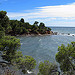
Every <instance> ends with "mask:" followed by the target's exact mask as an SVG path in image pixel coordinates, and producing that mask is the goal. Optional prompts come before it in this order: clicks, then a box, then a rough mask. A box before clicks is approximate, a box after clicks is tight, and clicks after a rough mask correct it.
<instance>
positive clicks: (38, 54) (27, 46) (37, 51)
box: [18, 27, 75, 64]
mask: <svg viewBox="0 0 75 75" xmlns="http://www.w3.org/2000/svg"><path fill="white" fill-rule="evenodd" d="M51 28H52V31H55V32H58V33H64V34H66V33H70V34H75V28H73V27H71V28H69V27H51ZM18 38H19V39H20V40H21V48H20V50H21V51H22V52H23V55H30V56H32V57H34V58H35V59H36V61H37V63H38V64H39V62H40V61H44V60H49V61H50V62H56V61H55V54H56V53H57V52H58V46H61V44H65V45H66V46H67V44H68V43H70V42H71V41H75V36H72V35H44V36H26V37H25V36H24V37H18Z"/></svg>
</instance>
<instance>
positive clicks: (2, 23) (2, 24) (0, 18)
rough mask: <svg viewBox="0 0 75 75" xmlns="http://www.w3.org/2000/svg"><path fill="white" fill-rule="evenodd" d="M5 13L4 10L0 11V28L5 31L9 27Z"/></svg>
mask: <svg viewBox="0 0 75 75" xmlns="http://www.w3.org/2000/svg"><path fill="white" fill-rule="evenodd" d="M6 14H7V12H6V11H0V30H3V31H5V32H6V33H7V32H8V29H9V28H10V27H9V18H8V16H7V15H6ZM1 28H2V29H1Z"/></svg>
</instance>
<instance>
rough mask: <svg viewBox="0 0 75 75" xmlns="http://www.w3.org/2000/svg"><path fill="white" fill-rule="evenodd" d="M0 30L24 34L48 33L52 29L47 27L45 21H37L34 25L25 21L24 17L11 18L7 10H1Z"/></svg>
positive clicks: (11, 33)
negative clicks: (18, 18)
mask: <svg viewBox="0 0 75 75" xmlns="http://www.w3.org/2000/svg"><path fill="white" fill-rule="evenodd" d="M0 31H4V32H5V33H6V34H10V35H22V34H46V33H47V32H48V31H51V29H50V28H48V27H45V24H44V23H42V22H41V23H40V24H39V22H38V21H35V22H34V24H33V25H31V24H29V23H28V22H25V21H24V19H23V18H21V19H20V21H18V20H9V18H8V16H7V12H6V11H0Z"/></svg>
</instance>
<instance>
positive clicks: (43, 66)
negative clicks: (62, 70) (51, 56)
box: [38, 61, 58, 75]
mask: <svg viewBox="0 0 75 75" xmlns="http://www.w3.org/2000/svg"><path fill="white" fill-rule="evenodd" d="M38 75H58V68H57V65H55V64H52V63H50V62H49V61H44V63H43V62H40V64H39V73H38Z"/></svg>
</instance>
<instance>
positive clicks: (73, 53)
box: [56, 42, 75, 72]
mask: <svg viewBox="0 0 75 75" xmlns="http://www.w3.org/2000/svg"><path fill="white" fill-rule="evenodd" d="M74 60H75V42H71V44H68V45H67V47H65V46H64V45H63V44H62V45H61V46H60V47H58V53H57V54H56V61H57V62H59V64H60V69H61V71H63V72H65V71H74V70H75V61H74Z"/></svg>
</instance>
